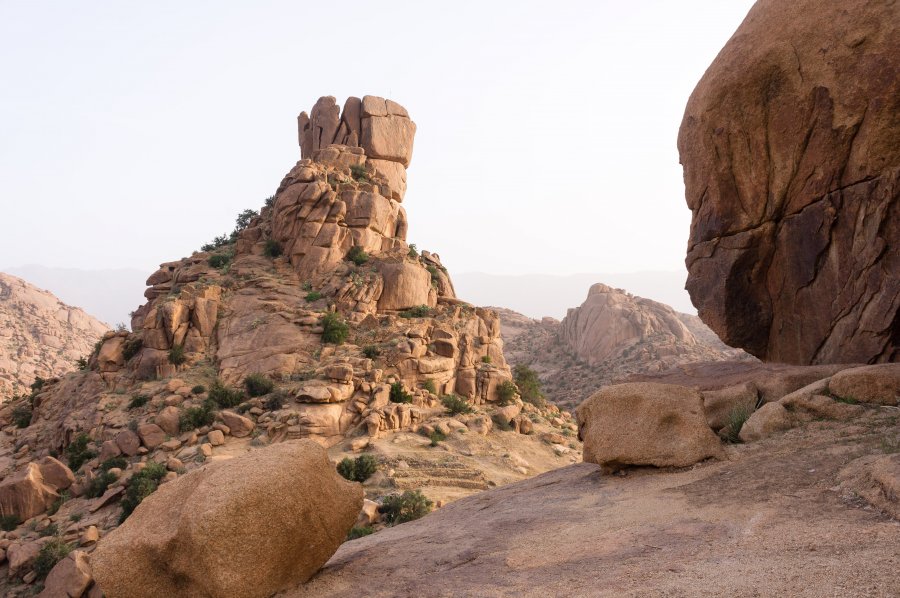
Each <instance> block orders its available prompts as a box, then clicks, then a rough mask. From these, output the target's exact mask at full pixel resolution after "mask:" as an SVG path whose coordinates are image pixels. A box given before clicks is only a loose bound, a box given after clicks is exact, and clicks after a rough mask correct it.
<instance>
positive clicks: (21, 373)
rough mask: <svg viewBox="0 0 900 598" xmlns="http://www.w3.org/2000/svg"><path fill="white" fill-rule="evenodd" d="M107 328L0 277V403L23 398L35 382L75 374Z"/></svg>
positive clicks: (32, 289)
mask: <svg viewBox="0 0 900 598" xmlns="http://www.w3.org/2000/svg"><path fill="white" fill-rule="evenodd" d="M107 328H108V327H107V326H106V325H105V324H104V323H103V322H100V321H99V320H97V319H96V318H94V317H92V316H90V315H89V314H87V313H85V312H84V311H83V310H82V309H79V308H77V307H71V306H69V305H66V304H64V303H63V302H62V301H60V300H59V299H57V298H56V297H55V296H54V295H53V294H52V293H50V292H48V291H44V290H42V289H39V288H37V287H35V286H33V285H31V284H29V283H27V282H25V281H24V280H22V279H21V278H16V277H15V276H10V275H9V274H4V273H2V272H0V398H7V397H9V396H12V395H14V394H16V393H22V392H25V390H26V389H27V388H28V387H29V386H30V385H31V384H32V383H33V382H34V381H35V377H36V376H39V377H41V378H52V377H55V376H59V375H62V374H63V373H65V372H68V371H71V370H73V369H75V362H76V360H78V359H79V358H82V357H86V356H87V355H89V354H90V353H91V351H92V349H93V346H94V344H95V343H96V342H97V341H98V340H99V339H100V337H101V336H102V335H103V333H104V332H106V330H107Z"/></svg>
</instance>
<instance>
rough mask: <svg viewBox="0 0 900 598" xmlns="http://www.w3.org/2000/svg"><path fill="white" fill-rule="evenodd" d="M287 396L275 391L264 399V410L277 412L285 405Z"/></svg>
mask: <svg viewBox="0 0 900 598" xmlns="http://www.w3.org/2000/svg"><path fill="white" fill-rule="evenodd" d="M287 401H288V396H287V395H286V394H285V393H284V392H283V391H280V390H276V391H275V392H273V393H272V394H270V395H269V397H268V398H267V399H266V410H267V411H278V410H279V409H281V408H282V407H284V404H285V403H287Z"/></svg>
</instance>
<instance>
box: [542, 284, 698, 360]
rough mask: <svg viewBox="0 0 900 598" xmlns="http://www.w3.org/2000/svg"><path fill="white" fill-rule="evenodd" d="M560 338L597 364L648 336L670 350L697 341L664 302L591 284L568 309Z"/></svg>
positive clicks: (685, 348) (675, 351)
mask: <svg viewBox="0 0 900 598" xmlns="http://www.w3.org/2000/svg"><path fill="white" fill-rule="evenodd" d="M559 335H560V340H561V341H562V342H563V344H564V345H566V346H568V347H569V348H570V350H571V351H572V352H574V353H575V354H576V355H577V356H578V357H579V358H580V359H581V360H583V361H584V362H586V363H587V364H589V365H598V364H600V363H603V362H604V361H608V360H610V359H612V358H613V357H617V356H619V355H621V354H622V353H623V352H625V351H627V350H628V349H629V348H632V347H635V346H637V345H640V344H642V343H646V342H649V341H650V340H651V339H652V340H653V342H654V345H656V346H658V347H660V348H662V346H664V345H665V346H668V347H669V349H670V350H671V351H672V352H673V354H678V353H684V352H688V351H690V349H691V348H692V347H694V346H696V345H697V339H696V338H695V337H694V335H693V334H692V333H691V331H690V330H688V328H687V326H685V325H684V323H683V322H682V321H681V320H680V319H679V317H678V314H676V313H675V310H673V309H672V308H671V307H669V306H668V305H665V304H662V303H658V302H656V301H652V300H650V299H644V298H642V297H636V296H634V295H632V294H630V293H627V292H626V291H624V290H622V289H613V288H611V287H608V286H606V285H605V284H595V285H593V286H591V288H590V290H589V291H588V296H587V299H585V301H584V303H582V304H581V306H580V307H576V308H572V309H569V311H568V313H567V314H566V317H565V318H563V320H562V323H561V325H560V328H559Z"/></svg>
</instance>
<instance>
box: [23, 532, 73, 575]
mask: <svg viewBox="0 0 900 598" xmlns="http://www.w3.org/2000/svg"><path fill="white" fill-rule="evenodd" d="M74 549H75V545H74V544H67V543H66V542H65V541H63V539H62V538H53V539H52V540H50V541H49V542H47V543H46V544H44V545H43V546H41V550H40V552H38V555H37V558H35V559H34V565H33V566H32V568H33V570H34V572H35V574H37V578H38V579H44V578H45V577H47V574H48V573H50V571H51V570H52V569H53V567H55V566H56V564H57V563H58V562H60V561H61V560H63V559H64V558H66V557H67V556H69V553H70V552H72V551H73V550H74Z"/></svg>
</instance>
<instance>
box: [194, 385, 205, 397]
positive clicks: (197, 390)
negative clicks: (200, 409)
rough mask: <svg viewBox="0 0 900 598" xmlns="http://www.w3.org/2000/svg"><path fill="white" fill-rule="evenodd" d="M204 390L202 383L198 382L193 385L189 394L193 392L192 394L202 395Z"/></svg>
mask: <svg viewBox="0 0 900 598" xmlns="http://www.w3.org/2000/svg"><path fill="white" fill-rule="evenodd" d="M205 392H206V387H205V386H203V385H202V384H198V385H197V386H195V387H193V388H192V389H191V394H194V395H202V394H203V393H205Z"/></svg>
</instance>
